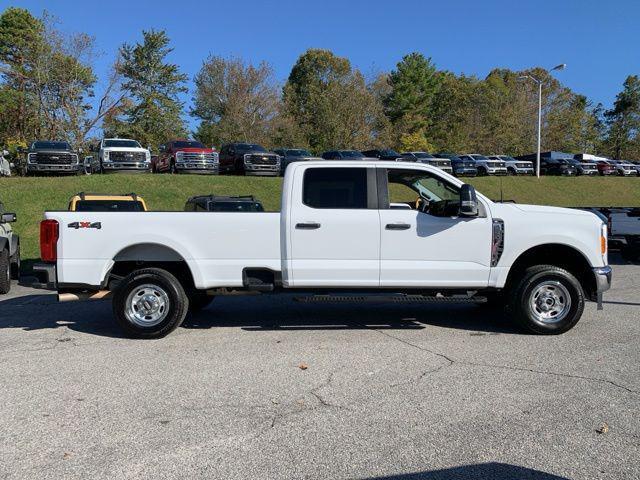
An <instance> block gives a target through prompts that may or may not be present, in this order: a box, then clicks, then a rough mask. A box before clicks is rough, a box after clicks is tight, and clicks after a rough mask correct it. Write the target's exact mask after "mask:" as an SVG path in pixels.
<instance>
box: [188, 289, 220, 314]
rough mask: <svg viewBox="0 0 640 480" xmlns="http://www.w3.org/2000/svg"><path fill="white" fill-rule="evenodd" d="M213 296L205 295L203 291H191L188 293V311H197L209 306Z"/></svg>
mask: <svg viewBox="0 0 640 480" xmlns="http://www.w3.org/2000/svg"><path fill="white" fill-rule="evenodd" d="M214 298H215V297H214V296H212V295H207V294H206V293H205V292H199V291H196V292H193V293H192V294H190V295H189V311H190V312H199V311H200V310H204V309H205V308H207V307H208V306H209V304H210V303H211V302H212V301H213V299H214Z"/></svg>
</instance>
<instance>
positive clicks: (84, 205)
mask: <svg viewBox="0 0 640 480" xmlns="http://www.w3.org/2000/svg"><path fill="white" fill-rule="evenodd" d="M76 211H77V212H144V207H143V206H142V202H139V201H133V202H132V201H130V200H80V201H79V202H77V203H76Z"/></svg>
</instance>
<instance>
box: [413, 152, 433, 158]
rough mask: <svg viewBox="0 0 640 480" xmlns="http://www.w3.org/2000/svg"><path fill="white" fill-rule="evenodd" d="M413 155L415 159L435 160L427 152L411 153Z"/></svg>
mask: <svg viewBox="0 0 640 480" xmlns="http://www.w3.org/2000/svg"><path fill="white" fill-rule="evenodd" d="M413 154H414V155H415V156H416V157H417V158H436V157H434V156H433V155H431V154H430V153H427V152H413Z"/></svg>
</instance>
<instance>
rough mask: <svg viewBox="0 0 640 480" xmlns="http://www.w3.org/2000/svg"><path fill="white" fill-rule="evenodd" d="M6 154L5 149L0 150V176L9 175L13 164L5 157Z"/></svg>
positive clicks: (7, 154) (7, 153)
mask: <svg viewBox="0 0 640 480" xmlns="http://www.w3.org/2000/svg"><path fill="white" fill-rule="evenodd" d="M8 156H9V152H8V151H7V150H0V177H10V176H11V168H13V164H12V163H11V162H9V160H8V159H7V157H8Z"/></svg>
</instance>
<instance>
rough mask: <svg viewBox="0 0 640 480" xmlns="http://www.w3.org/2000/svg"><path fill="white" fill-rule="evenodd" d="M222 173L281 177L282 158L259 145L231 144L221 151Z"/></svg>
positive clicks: (224, 146)
mask: <svg viewBox="0 0 640 480" xmlns="http://www.w3.org/2000/svg"><path fill="white" fill-rule="evenodd" d="M220 173H232V174H236V175H259V176H270V177H275V176H278V175H280V156H279V155H278V154H276V153H272V152H269V151H268V150H267V149H266V148H264V147H263V146H262V145H258V144H257V143H229V144H227V145H223V146H222V148H221V149H220Z"/></svg>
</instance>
